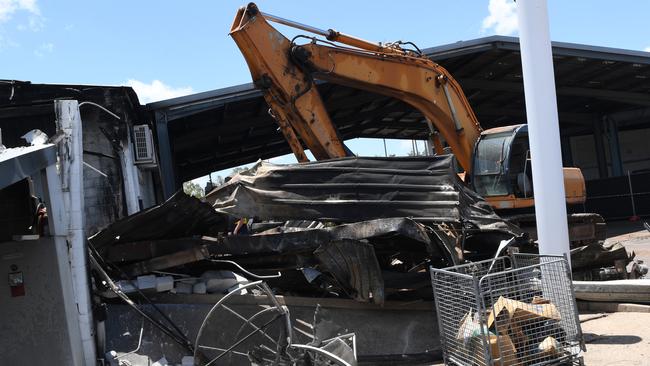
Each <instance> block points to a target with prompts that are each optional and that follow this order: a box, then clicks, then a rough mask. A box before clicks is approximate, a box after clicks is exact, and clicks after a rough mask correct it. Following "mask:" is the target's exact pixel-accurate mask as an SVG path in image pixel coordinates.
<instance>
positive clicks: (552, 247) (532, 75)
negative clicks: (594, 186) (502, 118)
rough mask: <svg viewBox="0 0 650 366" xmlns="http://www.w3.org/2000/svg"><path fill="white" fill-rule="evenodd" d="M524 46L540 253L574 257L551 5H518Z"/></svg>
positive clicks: (534, 0)
mask: <svg viewBox="0 0 650 366" xmlns="http://www.w3.org/2000/svg"><path fill="white" fill-rule="evenodd" d="M517 16H518V19H519V37H520V38H519V42H520V45H521V65H522V69H523V77H524V91H525V94H526V115H527V117H528V139H529V141H530V152H531V158H532V165H533V166H532V168H533V189H534V194H535V213H536V220H537V236H538V243H539V251H540V254H555V255H562V254H566V255H567V258H569V257H568V256H569V230H568V227H567V214H566V203H565V200H566V199H565V194H564V175H563V172H562V150H561V147H560V129H559V123H558V114H557V101H556V96H555V79H554V73H553V57H552V53H551V40H550V36H549V28H548V10H547V6H546V0H518V1H517Z"/></svg>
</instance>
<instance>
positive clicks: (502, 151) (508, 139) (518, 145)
mask: <svg viewBox="0 0 650 366" xmlns="http://www.w3.org/2000/svg"><path fill="white" fill-rule="evenodd" d="M531 172H532V171H531V166H530V149H529V146H528V126H527V125H515V126H507V127H498V128H493V129H490V130H487V131H483V133H481V137H480V139H479V141H478V142H477V143H476V147H475V152H474V167H473V169H472V179H471V181H470V182H471V185H472V187H473V189H474V190H475V191H476V192H477V193H478V194H480V195H482V196H483V197H486V198H487V197H494V196H514V197H517V198H531V197H532V196H533V189H532V175H531Z"/></svg>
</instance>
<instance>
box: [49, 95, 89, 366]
mask: <svg viewBox="0 0 650 366" xmlns="http://www.w3.org/2000/svg"><path fill="white" fill-rule="evenodd" d="M54 109H55V112H56V117H57V122H58V127H59V128H60V129H61V130H63V131H64V133H65V137H66V140H65V141H64V142H63V143H62V144H60V145H59V149H60V151H61V153H60V154H59V157H60V158H61V173H62V174H61V177H62V179H63V181H64V182H63V183H64V184H63V199H64V204H65V206H66V210H67V214H68V217H69V224H68V242H69V243H70V267H71V271H72V283H73V289H74V294H75V299H76V301H77V311H78V319H79V330H80V333H81V342H82V345H83V353H84V360H85V361H84V364H86V365H94V364H95V363H96V352H95V337H94V326H93V317H92V312H91V304H90V286H89V283H88V273H89V272H88V266H87V263H86V254H87V248H86V235H85V232H84V217H85V213H84V181H83V139H82V127H81V115H80V114H79V104H78V102H77V101H76V100H56V101H55V102H54Z"/></svg>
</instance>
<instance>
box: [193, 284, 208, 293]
mask: <svg viewBox="0 0 650 366" xmlns="http://www.w3.org/2000/svg"><path fill="white" fill-rule="evenodd" d="M206 292H207V288H206V286H205V282H197V283H195V284H194V286H192V293H195V294H204V293H206Z"/></svg>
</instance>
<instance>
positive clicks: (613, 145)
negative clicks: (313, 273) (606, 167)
mask: <svg viewBox="0 0 650 366" xmlns="http://www.w3.org/2000/svg"><path fill="white" fill-rule="evenodd" d="M604 122H605V123H606V124H607V139H608V140H609V160H610V161H611V163H612V176H613V177H620V176H622V175H623V160H622V159H621V146H620V144H619V142H618V126H617V125H616V121H615V120H613V119H611V118H607V117H605V118H604Z"/></svg>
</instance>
